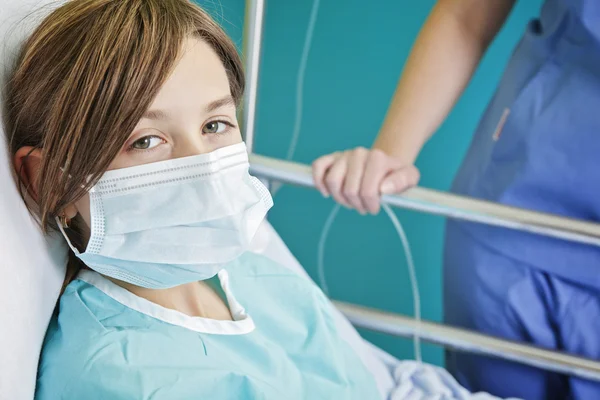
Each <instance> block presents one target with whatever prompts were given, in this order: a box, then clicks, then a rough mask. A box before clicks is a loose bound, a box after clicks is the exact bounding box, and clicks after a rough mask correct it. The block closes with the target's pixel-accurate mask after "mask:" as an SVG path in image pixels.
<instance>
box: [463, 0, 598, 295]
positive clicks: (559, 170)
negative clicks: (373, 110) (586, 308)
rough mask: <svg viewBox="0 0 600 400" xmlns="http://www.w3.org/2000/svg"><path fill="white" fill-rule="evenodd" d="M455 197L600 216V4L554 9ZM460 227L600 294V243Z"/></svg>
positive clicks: (509, 72)
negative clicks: (592, 288) (576, 241)
mask: <svg viewBox="0 0 600 400" xmlns="http://www.w3.org/2000/svg"><path fill="white" fill-rule="evenodd" d="M453 191H454V192H457V193H460V194H465V195H469V196H474V197H478V198H483V199H486V200H490V201H495V202H501V203H505V204H509V205H513V206H517V207H524V208H530V209H536V210H539V211H543V212H549V213H555V214H561V215H564V216H569V217H573V218H579V219H584V220H591V221H598V220H599V219H600V1H598V0H547V1H546V2H545V3H544V5H543V8H542V11H541V15H540V18H539V19H538V20H534V21H532V22H531V23H530V24H529V25H528V27H527V29H526V32H525V34H524V36H523V38H522V40H521V42H520V43H519V45H518V46H517V48H516V49H515V51H514V54H513V56H512V58H511V60H510V61H509V63H508V65H507V68H506V70H505V73H504V76H503V77H502V80H501V82H500V84H499V87H498V90H497V92H496V94H495V95H494V97H493V99H492V101H491V103H490V105H489V106H488V109H487V110H486V112H485V114H484V116H483V118H482V120H481V122H480V125H479V127H478V129H477V132H476V134H475V136H474V139H473V142H472V144H471V147H470V149H469V151H468V153H467V157H466V159H465V161H464V162H463V165H462V167H461V169H460V171H459V173H458V175H457V177H456V180H455V182H454V185H453ZM460 225H461V227H462V228H464V229H466V230H467V231H468V232H470V233H471V234H472V235H471V236H472V237H474V238H478V240H480V241H484V242H485V244H486V245H488V246H489V247H490V249H492V250H493V251H497V252H500V253H501V254H505V255H506V256H509V257H512V258H513V259H516V260H518V261H521V262H522V263H525V264H527V265H530V266H531V267H534V268H538V269H541V270H544V271H547V272H549V273H552V274H555V275H557V276H561V277H563V278H566V279H569V280H571V281H575V282H579V283H582V284H586V285H591V286H593V287H597V288H600V248H598V247H595V246H590V245H583V244H577V243H573V242H569V241H563V240H558V239H551V238H547V237H543V236H539V235H534V234H528V233H524V232H518V231H513V230H507V229H502V228H495V227H490V226H485V225H480V224H473V223H461V224H460ZM489 267H490V268H493V267H494V266H493V265H490V266H489Z"/></svg>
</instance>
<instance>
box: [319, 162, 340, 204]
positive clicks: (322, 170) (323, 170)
mask: <svg viewBox="0 0 600 400" xmlns="http://www.w3.org/2000/svg"><path fill="white" fill-rule="evenodd" d="M339 156H340V153H339V152H335V153H331V154H327V155H325V156H323V157H319V158H317V159H316V160H315V161H314V162H313V164H312V175H313V180H314V182H315V186H316V188H317V189H318V190H319V191H320V192H321V194H322V195H323V196H324V197H329V191H328V190H327V186H326V185H325V182H324V178H325V174H327V171H328V170H329V168H331V166H332V165H333V163H335V160H337V159H338V158H339Z"/></svg>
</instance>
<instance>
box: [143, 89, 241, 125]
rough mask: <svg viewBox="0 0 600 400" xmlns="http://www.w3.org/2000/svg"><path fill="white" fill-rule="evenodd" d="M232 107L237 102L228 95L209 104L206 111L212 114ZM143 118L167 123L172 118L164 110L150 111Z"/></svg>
mask: <svg viewBox="0 0 600 400" xmlns="http://www.w3.org/2000/svg"><path fill="white" fill-rule="evenodd" d="M231 105H235V101H234V100H233V97H232V96H231V95H230V94H228V95H227V96H225V97H222V98H220V99H217V100H214V101H211V102H210V103H208V104H207V105H206V107H205V111H206V112H207V113H210V112H213V111H215V110H217V109H219V108H221V107H225V106H231ZM142 118H143V119H150V120H155V121H165V120H169V119H170V118H171V116H170V115H169V113H167V112H166V111H164V110H148V111H146V112H145V113H144V115H143V116H142Z"/></svg>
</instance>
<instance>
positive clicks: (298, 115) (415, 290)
mask: <svg viewBox="0 0 600 400" xmlns="http://www.w3.org/2000/svg"><path fill="white" fill-rule="evenodd" d="M319 6H320V0H314V1H313V5H312V9H311V13H310V19H309V21H308V27H307V30H306V37H305V39H304V47H303V49H302V57H301V58H300V65H299V67H298V77H297V80H296V112H295V117H294V129H293V132H292V140H291V141H290V145H289V147H288V152H287V156H286V160H292V159H293V157H294V153H295V152H296V147H297V145H298V138H299V137H300V131H301V128H302V107H303V102H304V76H305V74H306V66H307V64H308V56H309V54H310V48H311V46H312V37H313V32H314V30H315V24H316V22H317V15H318V12H319ZM280 188H281V183H279V182H275V183H274V184H273V185H272V187H271V195H272V196H273V197H275V195H276V193H277V192H278V191H279V189H280ZM382 208H383V210H384V211H385V212H386V214H387V215H388V217H389V218H390V220H391V221H392V224H393V225H394V228H395V229H396V232H398V236H399V237H400V240H401V241H402V246H403V247H404V253H405V255H406V262H407V265H408V272H409V276H410V283H411V287H412V294H413V303H414V314H415V319H416V321H417V329H416V332H415V335H414V337H413V339H414V351H415V360H417V361H418V362H421V338H420V336H419V324H420V321H421V298H420V295H419V285H418V282H417V276H416V273H415V266H414V262H413V257H412V252H411V250H410V245H409V243H408V238H407V237H406V233H405V232H404V229H403V228H402V225H401V224H400V221H398V218H397V217H396V214H394V212H393V211H392V210H391V209H390V207H389V206H388V205H386V204H383V205H382ZM339 210H340V206H339V205H336V206H335V207H334V208H333V210H332V211H331V213H330V214H329V217H327V221H326V222H325V226H324V227H323V231H322V232H321V238H320V240H319V248H318V261H317V266H318V274H319V283H320V285H321V288H322V290H323V292H324V293H325V294H326V295H329V288H328V287H327V281H326V279H325V267H324V266H325V262H324V254H325V242H326V240H327V236H328V235H329V230H330V228H331V225H333V221H334V220H335V217H336V216H337V213H338V211H339Z"/></svg>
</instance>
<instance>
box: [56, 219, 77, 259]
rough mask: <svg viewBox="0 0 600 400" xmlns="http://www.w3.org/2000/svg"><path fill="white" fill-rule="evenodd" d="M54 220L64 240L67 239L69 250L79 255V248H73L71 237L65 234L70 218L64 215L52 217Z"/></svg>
mask: <svg viewBox="0 0 600 400" xmlns="http://www.w3.org/2000/svg"><path fill="white" fill-rule="evenodd" d="M54 220H55V221H56V224H57V225H58V229H59V230H60V233H62V235H63V236H64V238H65V240H66V241H67V244H68V245H69V247H70V248H71V250H73V253H75V254H76V255H79V254H80V253H79V250H77V248H75V246H73V243H71V239H69V236H67V232H65V229H66V228H68V227H69V221H70V220H69V219H68V218H67V217H65V216H61V217H54Z"/></svg>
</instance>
